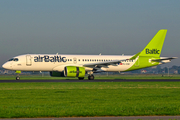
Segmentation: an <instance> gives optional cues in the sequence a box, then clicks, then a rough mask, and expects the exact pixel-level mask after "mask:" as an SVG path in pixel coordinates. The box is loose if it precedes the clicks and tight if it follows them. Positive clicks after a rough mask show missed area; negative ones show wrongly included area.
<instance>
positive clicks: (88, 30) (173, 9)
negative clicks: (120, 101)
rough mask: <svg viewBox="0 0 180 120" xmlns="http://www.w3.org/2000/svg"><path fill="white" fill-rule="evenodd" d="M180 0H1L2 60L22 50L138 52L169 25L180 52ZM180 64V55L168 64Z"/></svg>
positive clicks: (167, 46) (166, 51)
mask: <svg viewBox="0 0 180 120" xmlns="http://www.w3.org/2000/svg"><path fill="white" fill-rule="evenodd" d="M179 5H180V1H179V0H1V1H0V16H1V17H0V66H2V64H3V63H4V62H6V61H7V60H8V59H10V58H12V57H14V56H17V55H21V54H31V53H33V54H41V53H42V54H43V53H45V54H56V53H59V54H90V55H92V54H95V55H97V54H99V53H102V55H122V54H124V55H133V54H136V53H138V52H140V51H142V50H143V48H144V47H145V46H146V45H147V44H148V43H149V41H150V40H151V39H152V38H153V36H154V35H155V34H156V33H157V32H158V30H160V29H168V32H167V36H166V39H165V42H164V47H163V50H162V54H161V56H165V57H166V56H168V57H179V58H180V54H179V51H180V50H179V49H180V48H179V45H180V40H179V39H180V22H179V21H180V7H179ZM172 65H177V66H180V61H179V59H176V60H173V61H172V62H171V63H168V64H166V66H167V67H170V66H172Z"/></svg>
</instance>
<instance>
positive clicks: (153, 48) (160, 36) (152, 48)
mask: <svg viewBox="0 0 180 120" xmlns="http://www.w3.org/2000/svg"><path fill="white" fill-rule="evenodd" d="M166 32H167V29H161V30H159V31H158V32H157V33H156V35H155V36H154V37H153V38H152V40H151V41H150V42H149V43H148V45H147V46H146V47H145V48H144V49H143V50H142V51H141V53H140V54H139V56H153V57H160V54H161V50H162V47H163V43H164V40H165V37H166Z"/></svg>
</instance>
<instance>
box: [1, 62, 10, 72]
mask: <svg viewBox="0 0 180 120" xmlns="http://www.w3.org/2000/svg"><path fill="white" fill-rule="evenodd" d="M2 67H3V68H4V69H8V70H12V67H11V65H10V64H9V63H4V64H3V65H2Z"/></svg>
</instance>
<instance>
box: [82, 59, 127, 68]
mask: <svg viewBox="0 0 180 120" xmlns="http://www.w3.org/2000/svg"><path fill="white" fill-rule="evenodd" d="M125 60H128V59H122V60H113V61H105V62H97V63H90V64H84V65H83V66H84V67H90V68H93V69H94V70H98V69H100V68H101V67H105V68H108V66H109V65H112V66H118V65H117V64H119V63H121V62H122V61H125Z"/></svg>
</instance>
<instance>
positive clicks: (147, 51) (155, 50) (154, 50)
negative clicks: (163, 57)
mask: <svg viewBox="0 0 180 120" xmlns="http://www.w3.org/2000/svg"><path fill="white" fill-rule="evenodd" d="M159 51H160V50H158V49H151V50H150V49H148V48H147V49H146V54H159Z"/></svg>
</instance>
